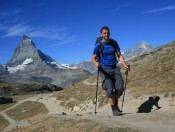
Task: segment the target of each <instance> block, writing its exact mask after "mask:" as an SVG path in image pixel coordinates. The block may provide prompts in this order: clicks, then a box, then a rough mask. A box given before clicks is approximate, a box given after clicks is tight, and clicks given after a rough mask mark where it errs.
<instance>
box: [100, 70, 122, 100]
mask: <svg viewBox="0 0 175 132" xmlns="http://www.w3.org/2000/svg"><path fill="white" fill-rule="evenodd" d="M99 71H100V76H101V81H102V88H103V89H104V90H106V96H107V97H108V98H110V97H112V96H114V95H118V96H121V95H122V94H123V90H124V82H123V78H122V75H121V72H120V68H119V67H117V68H116V69H102V68H100V69H99Z"/></svg>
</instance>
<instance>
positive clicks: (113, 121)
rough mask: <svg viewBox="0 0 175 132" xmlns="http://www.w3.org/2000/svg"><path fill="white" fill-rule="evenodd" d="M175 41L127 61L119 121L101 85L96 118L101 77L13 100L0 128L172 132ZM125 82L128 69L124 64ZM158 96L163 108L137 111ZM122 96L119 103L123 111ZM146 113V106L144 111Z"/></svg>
mask: <svg viewBox="0 0 175 132" xmlns="http://www.w3.org/2000/svg"><path fill="white" fill-rule="evenodd" d="M174 50H175V41H173V42H171V43H168V44H166V45H164V46H161V47H158V48H157V49H155V50H154V51H152V52H150V53H149V54H144V55H141V56H138V57H135V58H133V59H132V60H130V61H128V63H129V64H130V65H131V71H130V72H129V76H128V83H127V88H126V95H125V102H124V107H123V115H122V116H120V117H114V116H112V115H111V108H110V106H109V105H108V103H107V98H106V95H105V92H104V91H103V90H102V88H101V83H100V81H99V87H98V96H97V97H98V102H97V114H96V115H95V114H94V108H95V94H96V88H97V85H96V83H97V78H96V75H92V76H90V77H89V78H88V79H85V80H82V81H80V82H78V83H75V84H74V85H72V86H71V87H69V88H66V89H64V90H61V91H57V92H54V93H45V94H39V95H38V94H37V95H18V96H13V99H14V101H15V102H14V103H11V104H5V105H0V112H1V113H0V122H1V124H0V130H3V131H4V132H7V131H16V132H23V131H25V132H31V131H38V132H43V131H47V132H53V131H70V130H71V131H73V132H74V131H92V132H96V131H100V132H104V131H111V132H116V131H119V132H120V131H122V132H147V131H149V132H165V131H166V132H172V131H173V130H174V129H175V126H174V124H175V91H174V86H175V84H174V83H175V82H174V78H175V68H174V64H175V59H174V57H175V55H174ZM121 71H122V74H123V78H124V80H125V74H124V73H125V69H124V68H123V67H122V66H121ZM155 96H159V97H160V101H159V102H158V105H159V106H160V109H157V107H155V106H152V107H151V111H150V112H149V113H137V112H138V108H139V107H142V106H143V104H145V103H146V102H148V101H149V98H150V97H155ZM121 103H122V98H120V101H119V107H120V108H121ZM144 109H145V108H144Z"/></svg>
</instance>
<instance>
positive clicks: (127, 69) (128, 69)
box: [125, 65, 130, 74]
mask: <svg viewBox="0 0 175 132" xmlns="http://www.w3.org/2000/svg"><path fill="white" fill-rule="evenodd" d="M128 71H130V65H128V68H126V72H125V74H128Z"/></svg>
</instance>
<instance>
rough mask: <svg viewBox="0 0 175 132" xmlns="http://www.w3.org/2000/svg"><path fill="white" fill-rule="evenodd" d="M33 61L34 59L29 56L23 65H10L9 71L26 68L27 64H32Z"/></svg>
mask: <svg viewBox="0 0 175 132" xmlns="http://www.w3.org/2000/svg"><path fill="white" fill-rule="evenodd" d="M32 62H33V60H32V59H31V58H27V59H26V60H25V61H24V62H23V63H22V64H21V65H17V66H15V67H8V71H9V72H10V73H14V72H16V71H18V70H24V69H25V68H26V65H27V64H30V63H32Z"/></svg>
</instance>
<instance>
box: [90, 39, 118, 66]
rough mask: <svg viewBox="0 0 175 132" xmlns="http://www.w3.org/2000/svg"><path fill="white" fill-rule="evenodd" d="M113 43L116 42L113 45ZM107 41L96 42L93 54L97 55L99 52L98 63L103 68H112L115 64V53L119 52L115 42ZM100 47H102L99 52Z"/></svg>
mask: <svg viewBox="0 0 175 132" xmlns="http://www.w3.org/2000/svg"><path fill="white" fill-rule="evenodd" d="M114 44H116V45H115V46H114ZM114 44H112V43H110V41H109V42H108V43H105V42H101V45H100V44H99V43H98V44H96V45H95V48H94V51H93V54H94V55H99V54H100V65H101V67H102V68H104V69H114V68H116V66H117V63H118V61H117V58H116V53H117V52H120V48H119V46H118V44H117V43H114ZM100 49H102V51H101V53H100Z"/></svg>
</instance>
